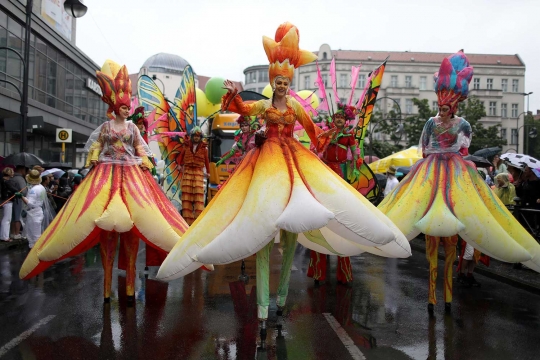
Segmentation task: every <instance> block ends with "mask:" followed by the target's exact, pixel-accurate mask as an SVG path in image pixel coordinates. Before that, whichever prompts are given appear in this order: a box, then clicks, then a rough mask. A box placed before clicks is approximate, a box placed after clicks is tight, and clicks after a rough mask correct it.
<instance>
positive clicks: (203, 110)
mask: <svg viewBox="0 0 540 360" xmlns="http://www.w3.org/2000/svg"><path fill="white" fill-rule="evenodd" d="M224 81H225V79H223V78H220V77H213V78H210V80H208V82H207V83H206V86H205V88H204V91H202V90H201V89H199V88H196V89H195V91H196V96H197V115H198V116H204V117H207V116H209V115H211V114H213V113H215V112H216V111H219V109H220V107H221V97H222V96H223V95H225V93H226V92H227V90H225V89H223V82H224ZM262 94H263V95H264V96H266V97H267V98H271V97H272V87H271V86H270V84H268V85H266V86H265V88H264V89H263V91H262ZM297 94H298V96H300V97H301V98H302V99H307V98H308V97H309V96H310V95H311V106H312V107H313V108H314V109H316V108H317V107H318V106H319V103H320V100H319V98H318V97H317V95H315V94H313V92H312V91H310V90H302V91H299V92H298V93H297ZM312 94H313V95H312Z"/></svg>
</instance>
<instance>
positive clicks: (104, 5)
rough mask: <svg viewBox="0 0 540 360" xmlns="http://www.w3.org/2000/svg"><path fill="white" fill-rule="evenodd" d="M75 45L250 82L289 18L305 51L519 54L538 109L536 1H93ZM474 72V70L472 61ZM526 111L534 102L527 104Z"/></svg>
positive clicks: (135, 61) (132, 61)
mask: <svg viewBox="0 0 540 360" xmlns="http://www.w3.org/2000/svg"><path fill="white" fill-rule="evenodd" d="M84 3H85V5H87V6H88V12H87V14H86V15H85V16H84V17H83V18H80V19H78V20H77V46H78V47H79V48H80V49H81V50H83V51H84V52H85V53H86V54H87V55H88V56H90V58H92V59H93V60H94V61H95V62H96V63H97V64H99V65H101V64H103V62H104V61H105V60H106V59H108V58H110V59H112V60H114V61H116V62H118V63H120V64H126V66H127V67H128V70H129V72H130V73H136V72H138V71H139V68H140V67H141V65H142V64H143V63H144V61H145V60H146V59H147V58H149V57H150V56H152V55H154V54H156V53H160V52H166V53H172V54H177V55H179V56H181V57H183V58H184V59H186V60H187V61H188V62H189V63H190V64H191V65H192V66H193V69H194V70H195V72H196V73H197V74H199V75H205V76H210V77H212V76H219V77H223V78H230V79H231V80H237V81H243V80H244V75H243V69H245V68H246V67H248V66H251V65H259V64H267V62H268V61H267V58H266V55H265V53H264V50H263V47H262V40H261V39H262V36H263V35H266V36H269V37H273V36H274V33H275V30H276V28H277V26H278V25H279V24H281V23H282V22H284V21H290V22H292V23H293V24H295V25H296V26H297V27H298V29H299V30H300V48H302V49H306V50H311V51H317V50H318V49H319V47H320V45H321V44H323V43H328V44H329V45H330V47H331V48H332V49H334V50H337V49H342V50H381V51H385V50H387V51H405V50H408V51H426V52H448V53H449V52H455V51H457V50H459V49H462V48H463V49H464V50H465V52H466V53H480V54H519V56H520V57H521V59H522V60H523V61H524V63H525V65H526V67H527V71H526V77H525V79H526V84H525V91H526V92H530V91H533V92H534V94H532V95H531V96H530V110H531V111H534V112H536V109H540V46H539V38H540V36H539V35H540V24H539V21H538V14H540V1H538V0H506V1H503V0H447V1H440V0H409V1H405V0H386V1H381V0H372V1H364V0H325V1H323V0H311V1H308V0H305V1H304V0H294V1H288V2H287V1H282V0H274V1H268V0H267V1H259V0H250V1H248V0H226V1H224V0H196V1H193V0H183V1H171V0H151V1H149V0H129V1H128V0H85V1H84ZM472 65H473V66H474V64H472ZM525 106H526V102H525Z"/></svg>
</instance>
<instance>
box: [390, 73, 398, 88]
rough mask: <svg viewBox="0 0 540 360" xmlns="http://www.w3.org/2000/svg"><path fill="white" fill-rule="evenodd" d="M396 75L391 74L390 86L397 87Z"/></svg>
mask: <svg viewBox="0 0 540 360" xmlns="http://www.w3.org/2000/svg"><path fill="white" fill-rule="evenodd" d="M397 85H398V83H397V75H392V77H391V78H390V87H397Z"/></svg>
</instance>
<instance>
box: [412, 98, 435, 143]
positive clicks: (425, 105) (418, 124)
mask: <svg viewBox="0 0 540 360" xmlns="http://www.w3.org/2000/svg"><path fill="white" fill-rule="evenodd" d="M412 101H413V104H414V105H415V106H417V107H418V114H417V115H413V116H409V117H407V118H406V119H405V129H404V130H405V135H406V136H407V147H411V146H417V145H418V144H419V143H420V136H421V135H422V130H423V129H424V124H425V123H426V121H428V120H429V118H430V117H433V116H435V115H437V112H436V111H434V110H432V109H431V108H430V106H429V102H428V100H427V99H422V100H419V99H417V98H414V99H412Z"/></svg>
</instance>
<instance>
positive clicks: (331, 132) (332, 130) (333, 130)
mask: <svg viewBox="0 0 540 360" xmlns="http://www.w3.org/2000/svg"><path fill="white" fill-rule="evenodd" d="M336 131H337V129H336V128H332V129H328V130H326V131H324V132H322V133H321V134H320V135H319V137H330V136H332V135H334V134H335V133H336Z"/></svg>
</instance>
